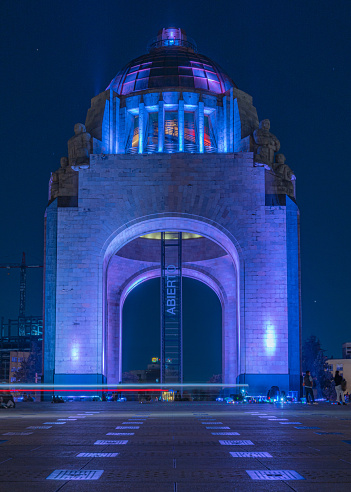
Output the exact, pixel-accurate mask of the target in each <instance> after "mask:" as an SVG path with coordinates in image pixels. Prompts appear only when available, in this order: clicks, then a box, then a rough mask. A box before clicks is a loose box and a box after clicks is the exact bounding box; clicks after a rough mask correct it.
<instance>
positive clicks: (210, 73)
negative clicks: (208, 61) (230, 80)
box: [206, 72, 218, 82]
mask: <svg viewBox="0 0 351 492" xmlns="http://www.w3.org/2000/svg"><path fill="white" fill-rule="evenodd" d="M206 75H207V78H208V79H210V80H215V81H216V82H218V77H217V75H216V74H215V73H213V72H206Z"/></svg>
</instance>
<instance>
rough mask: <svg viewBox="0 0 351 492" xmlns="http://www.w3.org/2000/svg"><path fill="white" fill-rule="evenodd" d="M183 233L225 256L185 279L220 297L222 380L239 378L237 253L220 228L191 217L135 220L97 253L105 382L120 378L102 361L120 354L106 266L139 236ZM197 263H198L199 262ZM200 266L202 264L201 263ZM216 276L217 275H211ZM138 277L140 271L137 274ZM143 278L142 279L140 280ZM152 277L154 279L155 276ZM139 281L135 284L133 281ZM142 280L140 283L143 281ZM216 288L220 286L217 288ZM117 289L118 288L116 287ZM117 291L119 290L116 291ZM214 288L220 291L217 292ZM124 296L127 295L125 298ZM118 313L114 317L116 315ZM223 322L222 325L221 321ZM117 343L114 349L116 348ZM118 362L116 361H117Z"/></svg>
mask: <svg viewBox="0 0 351 492" xmlns="http://www.w3.org/2000/svg"><path fill="white" fill-rule="evenodd" d="M165 230H167V231H183V232H190V233H195V234H199V235H201V236H204V237H206V238H208V239H210V240H211V241H213V242H215V243H217V244H218V245H220V246H221V248H223V249H224V250H225V252H226V256H225V257H223V258H219V259H218V260H217V261H216V262H214V263H215V264H214V265H213V267H212V269H209V267H208V265H207V266H206V265H196V267H195V268H191V269H190V270H191V271H188V275H189V276H190V275H191V276H192V278H196V279H197V280H200V281H202V282H204V283H207V285H209V286H210V287H211V288H212V290H215V288H214V287H215V286H216V285H217V287H216V289H217V292H216V290H215V292H216V293H217V295H218V296H219V297H220V300H221V303H222V320H225V321H224V323H223V329H222V354H223V355H222V361H223V378H224V382H226V383H232V384H234V383H236V378H237V376H238V374H239V372H240V371H239V367H240V345H241V337H242V334H241V330H240V285H241V283H242V282H240V276H241V272H242V268H241V264H242V257H241V250H240V247H239V246H238V244H237V241H236V240H235V238H234V237H233V236H232V235H231V234H230V233H229V232H228V231H226V230H224V229H223V228H221V227H220V226H219V225H218V224H215V223H214V222H208V221H206V220H204V219H203V218H201V217H194V216H162V215H160V216H155V217H149V218H147V219H144V220H143V219H139V220H136V221H133V223H129V224H127V225H126V226H125V227H123V229H121V230H117V231H115V232H114V233H113V234H111V236H110V237H109V239H108V240H107V241H106V242H105V244H104V247H103V249H102V251H101V256H102V262H101V264H102V286H103V288H102V307H103V359H104V374H108V382H109V383H110V382H111V383H118V380H119V379H118V378H119V375H120V374H121V372H120V371H121V365H120V362H119V363H118V366H119V367H118V374H119V375H118V376H117V374H116V373H115V374H114V376H112V375H111V372H110V371H109V369H108V367H106V361H107V360H108V359H110V360H111V358H112V354H111V346H114V347H115V357H117V352H118V354H120V353H121V343H122V340H121V337H119V339H118V342H117V340H116V330H115V331H114V334H113V337H112V331H111V329H110V325H111V318H112V315H111V309H110V305H109V306H108V302H107V301H108V271H109V266H110V262H111V261H112V259H113V257H114V255H115V254H116V252H117V251H118V250H120V249H121V248H122V247H123V246H124V245H126V244H127V243H129V242H130V241H132V240H133V239H136V238H138V237H139V236H142V235H145V234H149V233H152V232H161V231H165ZM199 263H201V262H199ZM202 263H203V262H202ZM151 272H152V269H151V270H149V271H147V269H145V271H144V272H142V273H141V274H140V275H137V274H136V275H130V277H129V279H128V282H127V283H125V284H126V285H124V286H123V289H122V291H121V292H119V296H120V299H122V297H121V295H122V293H123V292H124V293H127V290H128V288H131V286H132V284H133V282H136V281H139V282H141V281H145V280H147V279H148V278H152V277H149V275H152V273H151ZM213 272H217V273H215V274H214V273H213ZM139 273H140V270H139ZM143 275H144V277H143ZM155 276H156V275H155ZM137 279H139V280H137ZM143 279H144V280H143ZM219 286H221V287H220V288H219ZM120 287H121V286H120ZM120 287H119V288H120ZM218 288H219V289H220V290H218ZM129 292H130V291H129ZM125 295H127V294H125ZM120 299H118V300H117V301H116V302H117V304H116V306H117V309H116V312H115V313H114V314H115V315H118V320H119V324H120V316H121V313H122V310H121V305H120V304H119V302H118V301H119V300H120ZM117 311H118V313H117ZM222 322H223V321H222ZM117 343H118V348H117ZM118 358H119V359H120V357H118Z"/></svg>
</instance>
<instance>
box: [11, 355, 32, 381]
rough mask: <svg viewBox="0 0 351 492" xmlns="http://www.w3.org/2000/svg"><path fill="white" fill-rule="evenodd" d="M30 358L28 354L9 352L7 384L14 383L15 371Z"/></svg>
mask: <svg viewBox="0 0 351 492" xmlns="http://www.w3.org/2000/svg"><path fill="white" fill-rule="evenodd" d="M29 356H30V352H18V351H16V350H11V351H10V366H9V383H16V379H17V376H16V375H17V371H18V370H19V369H20V368H21V367H22V362H23V361H24V360H26V359H28V357H29Z"/></svg>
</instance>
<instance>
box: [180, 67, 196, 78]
mask: <svg viewBox="0 0 351 492" xmlns="http://www.w3.org/2000/svg"><path fill="white" fill-rule="evenodd" d="M178 73H179V75H188V76H189V77H191V76H192V75H193V70H192V69H191V68H190V67H178Z"/></svg>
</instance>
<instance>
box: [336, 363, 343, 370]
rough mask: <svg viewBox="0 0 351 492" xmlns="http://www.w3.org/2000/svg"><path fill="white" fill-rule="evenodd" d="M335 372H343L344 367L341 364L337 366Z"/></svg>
mask: <svg viewBox="0 0 351 492" xmlns="http://www.w3.org/2000/svg"><path fill="white" fill-rule="evenodd" d="M336 370H337V371H343V370H344V365H343V364H337V366H336Z"/></svg>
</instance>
